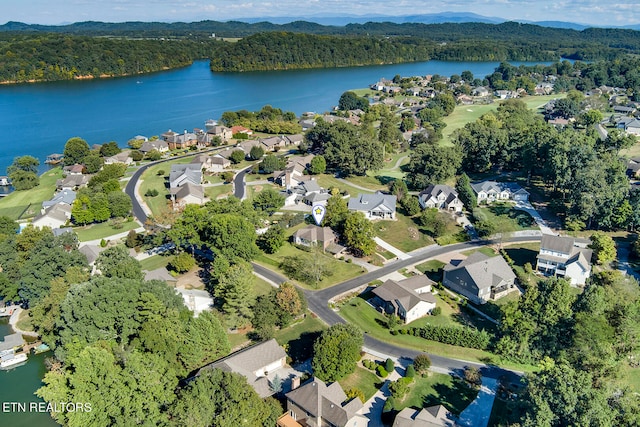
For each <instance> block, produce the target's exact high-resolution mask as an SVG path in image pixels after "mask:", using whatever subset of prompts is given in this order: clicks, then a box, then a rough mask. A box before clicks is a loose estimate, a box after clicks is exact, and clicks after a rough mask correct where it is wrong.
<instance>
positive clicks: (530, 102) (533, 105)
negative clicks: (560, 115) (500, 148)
mask: <svg viewBox="0 0 640 427" xmlns="http://www.w3.org/2000/svg"><path fill="white" fill-rule="evenodd" d="M564 96H565V95H559V94H554V95H546V96H528V97H525V98H522V101H524V103H525V104H527V107H528V108H529V109H531V110H536V111H537V110H538V108H539V107H541V106H543V105H544V104H546V103H547V102H549V101H551V100H552V99H555V98H563V97H564ZM499 106H500V101H495V102H494V103H492V104H485V105H458V106H457V107H456V108H455V110H454V111H453V113H451V114H450V115H449V116H447V117H445V118H444V119H443V120H444V122H445V123H446V124H447V127H445V128H444V129H443V130H442V141H441V144H443V145H451V143H452V142H451V135H452V134H453V132H455V131H456V130H458V129H460V128H462V127H464V125H466V124H467V123H471V122H474V121H476V120H477V119H478V118H480V116H482V115H483V114H486V113H488V112H489V111H494V110H496V109H497V108H498V107H499Z"/></svg>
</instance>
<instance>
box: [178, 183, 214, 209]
mask: <svg viewBox="0 0 640 427" xmlns="http://www.w3.org/2000/svg"><path fill="white" fill-rule="evenodd" d="M170 192H171V201H172V202H173V207H174V208H177V207H179V206H186V205H203V204H204V202H205V201H206V196H205V194H204V187H203V186H202V185H196V184H192V183H191V182H189V181H187V182H185V183H184V184H183V185H181V186H179V187H172V188H171V189H170Z"/></svg>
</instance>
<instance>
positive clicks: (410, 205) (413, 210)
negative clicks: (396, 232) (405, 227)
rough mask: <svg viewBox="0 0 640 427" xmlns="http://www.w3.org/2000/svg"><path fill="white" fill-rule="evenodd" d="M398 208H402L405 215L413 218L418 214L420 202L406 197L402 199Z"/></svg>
mask: <svg viewBox="0 0 640 427" xmlns="http://www.w3.org/2000/svg"><path fill="white" fill-rule="evenodd" d="M400 206H402V207H403V208H404V210H405V211H406V212H407V215H409V216H414V215H417V214H419V213H420V209H421V208H420V202H419V201H418V198H417V197H414V196H408V197H405V198H403V199H402V201H401V202H400Z"/></svg>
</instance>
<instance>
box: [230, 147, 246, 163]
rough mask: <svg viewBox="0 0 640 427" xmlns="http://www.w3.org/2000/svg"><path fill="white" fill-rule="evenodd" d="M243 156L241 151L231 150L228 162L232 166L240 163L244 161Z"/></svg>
mask: <svg viewBox="0 0 640 427" xmlns="http://www.w3.org/2000/svg"><path fill="white" fill-rule="evenodd" d="M244 157H245V154H244V151H242V150H233V151H232V152H231V154H230V155H229V160H231V162H232V163H233V164H238V163H240V162H241V161H243V160H244Z"/></svg>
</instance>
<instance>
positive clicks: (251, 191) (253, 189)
mask: <svg viewBox="0 0 640 427" xmlns="http://www.w3.org/2000/svg"><path fill="white" fill-rule="evenodd" d="M267 188H269V189H271V190H276V191H280V190H282V188H280V187H279V186H277V185H275V184H259V185H247V186H246V187H245V189H246V198H247V199H249V200H252V199H253V198H254V197H255V196H256V194H258V193H259V192H261V191H262V190H266V189H267ZM229 191H231V190H229Z"/></svg>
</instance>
